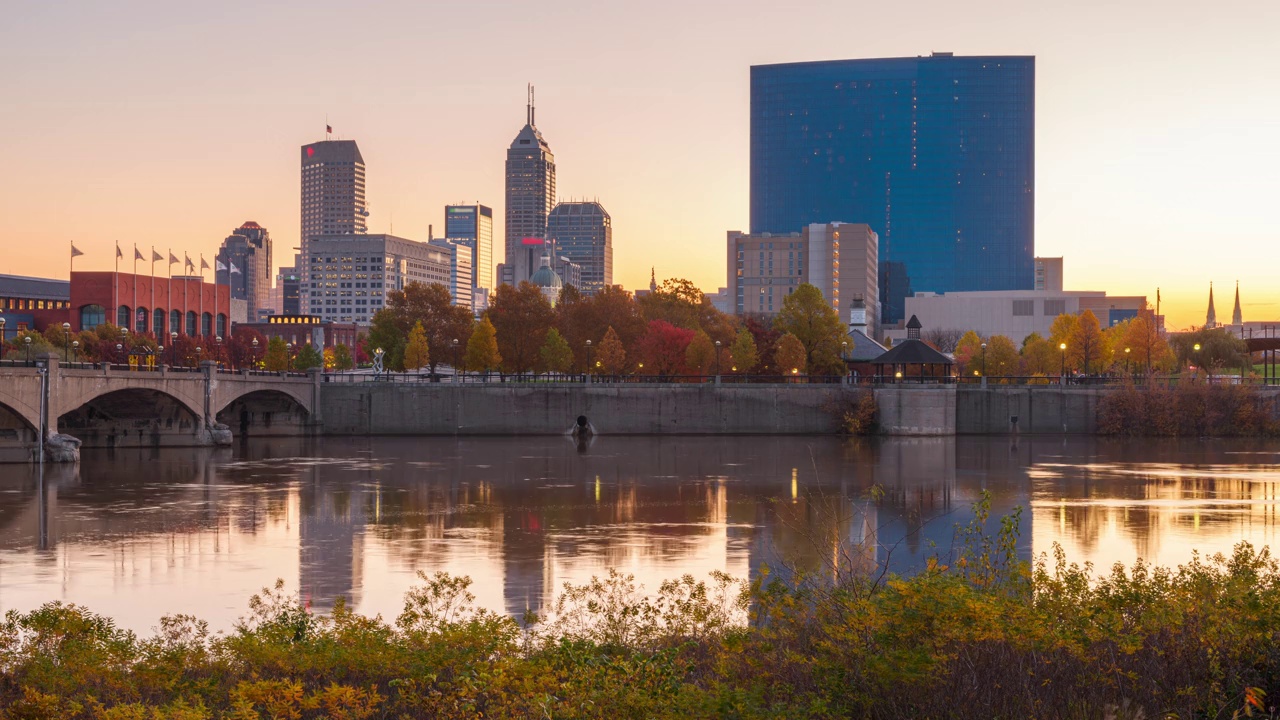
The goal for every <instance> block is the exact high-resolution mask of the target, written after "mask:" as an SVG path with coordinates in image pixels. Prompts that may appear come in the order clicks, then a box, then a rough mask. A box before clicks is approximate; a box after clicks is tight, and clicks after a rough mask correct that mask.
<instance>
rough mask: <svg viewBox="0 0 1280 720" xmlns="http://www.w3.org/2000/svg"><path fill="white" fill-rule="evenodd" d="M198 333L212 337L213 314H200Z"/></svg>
mask: <svg viewBox="0 0 1280 720" xmlns="http://www.w3.org/2000/svg"><path fill="white" fill-rule="evenodd" d="M200 334H201V335H202V336H204V337H213V316H212V315H210V314H209V313H204V314H203V315H201V316H200Z"/></svg>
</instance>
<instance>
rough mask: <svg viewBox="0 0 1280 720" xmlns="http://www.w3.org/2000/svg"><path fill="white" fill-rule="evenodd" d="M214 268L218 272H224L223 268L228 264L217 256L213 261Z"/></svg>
mask: <svg viewBox="0 0 1280 720" xmlns="http://www.w3.org/2000/svg"><path fill="white" fill-rule="evenodd" d="M213 269H214V270H216V271H217V272H222V271H223V270H226V269H227V266H226V265H223V264H222V261H221V260H218V259H216V258H215V259H214V261H213Z"/></svg>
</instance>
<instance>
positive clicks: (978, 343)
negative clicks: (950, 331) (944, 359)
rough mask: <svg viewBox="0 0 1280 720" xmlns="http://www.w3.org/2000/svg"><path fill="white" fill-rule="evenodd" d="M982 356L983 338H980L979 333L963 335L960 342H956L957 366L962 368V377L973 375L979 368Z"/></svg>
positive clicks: (970, 332)
mask: <svg viewBox="0 0 1280 720" xmlns="http://www.w3.org/2000/svg"><path fill="white" fill-rule="evenodd" d="M981 356H982V338H980V337H978V333H976V332H974V331H972V330H970V331H968V332H966V333H965V334H964V335H961V336H960V340H959V341H957V342H956V349H955V358H956V365H958V366H960V367H959V370H960V373H961V374H962V375H972V374H973V371H974V370H976V369H977V368H978V362H979V358H980V357H981Z"/></svg>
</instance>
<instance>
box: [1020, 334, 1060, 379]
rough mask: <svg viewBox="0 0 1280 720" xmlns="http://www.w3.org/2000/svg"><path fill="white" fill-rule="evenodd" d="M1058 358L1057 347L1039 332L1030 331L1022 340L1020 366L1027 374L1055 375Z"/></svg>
mask: <svg viewBox="0 0 1280 720" xmlns="http://www.w3.org/2000/svg"><path fill="white" fill-rule="evenodd" d="M1059 363H1060V358H1059V357H1058V349H1057V348H1056V347H1054V346H1053V345H1052V344H1050V343H1049V341H1048V339H1046V338H1044V337H1042V336H1041V335H1040V333H1034V332H1033V333H1031V334H1030V335H1028V336H1026V337H1025V338H1023V340H1022V368H1023V371H1024V372H1026V373H1027V374H1028V375H1043V376H1045V377H1048V376H1050V375H1057V374H1058V371H1059V370H1060V369H1061V368H1059V367H1058V366H1059Z"/></svg>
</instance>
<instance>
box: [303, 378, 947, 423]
mask: <svg viewBox="0 0 1280 720" xmlns="http://www.w3.org/2000/svg"><path fill="white" fill-rule="evenodd" d="M853 392H854V391H853V390H852V389H851V388H847V387H843V386H839V385H780V386H745V387H744V386H732V385H721V386H715V385H711V384H704V385H686V384H676V385H590V386H588V385H550V384H548V385H541V386H536V385H521V384H509V385H503V384H495V383H490V384H486V385H466V384H463V385H453V384H450V383H430V384H421V385H418V384H413V385H406V384H396V383H352V384H347V383H325V384H324V385H322V387H321V392H320V404H321V414H322V415H323V417H324V433H325V434H331V435H397V434H403V435H516V434H528V435H554V434H562V433H565V432H568V431H569V429H570V428H571V427H572V426H573V425H574V423H575V421H576V420H577V418H578V416H579V415H583V416H586V418H587V420H588V421H589V422H590V423H591V426H592V427H593V428H595V430H596V432H598V433H601V434H608V435H645V434H652V435H667V434H679V435H699V434H707V435H753V434H762V435H763V434H774V435H777V434H782V435H786V434H790V435H818V434H830V433H835V432H837V431H838V426H837V424H836V420H835V418H834V416H833V414H832V413H831V412H830V411H828V410H827V409H824V408H825V407H826V406H828V405H829V404H830V403H833V402H838V401H839V398H840V397H841V396H842V395H850V394H852V393H853ZM876 399H877V402H879V403H880V407H881V417H882V425H883V427H884V431H885V432H886V433H887V434H904V435H950V434H954V432H955V422H954V418H955V389H954V388H911V389H899V388H889V389H881V390H877V391H876Z"/></svg>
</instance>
